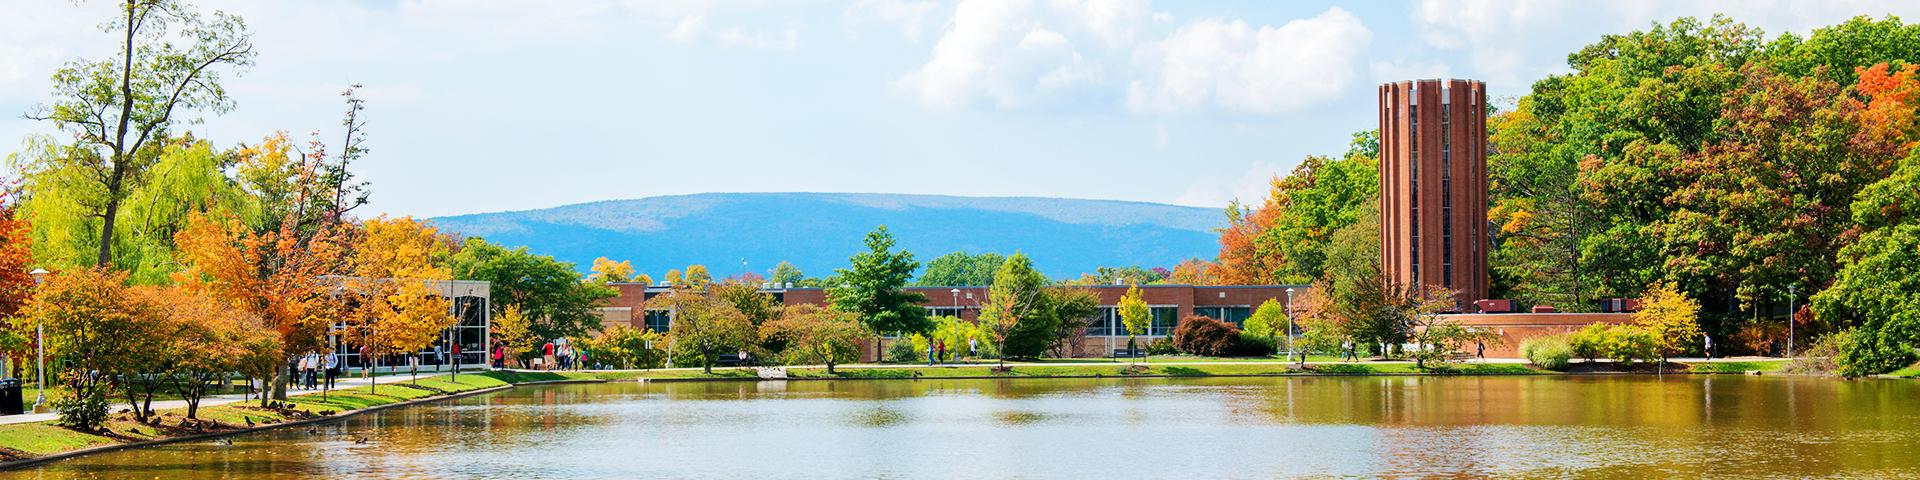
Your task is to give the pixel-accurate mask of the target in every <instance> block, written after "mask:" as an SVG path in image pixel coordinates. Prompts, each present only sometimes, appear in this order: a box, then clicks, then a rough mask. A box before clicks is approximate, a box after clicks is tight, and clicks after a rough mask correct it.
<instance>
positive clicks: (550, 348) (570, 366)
mask: <svg viewBox="0 0 1920 480" xmlns="http://www.w3.org/2000/svg"><path fill="white" fill-rule="evenodd" d="M586 358H587V352H586V351H585V350H580V349H577V348H574V346H573V342H569V341H567V339H566V338H565V337H562V338H556V339H553V340H552V341H549V342H547V344H546V345H543V346H541V347H540V360H541V362H540V364H541V366H542V367H544V368H546V369H548V370H555V369H558V370H578V369H579V368H580V366H581V365H582V364H584V363H585V361H586Z"/></svg>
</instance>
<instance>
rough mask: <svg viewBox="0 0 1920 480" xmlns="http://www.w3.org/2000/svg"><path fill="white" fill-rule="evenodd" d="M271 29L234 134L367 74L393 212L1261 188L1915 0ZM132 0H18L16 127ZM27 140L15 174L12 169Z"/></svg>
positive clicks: (700, 5) (311, 0)
mask: <svg viewBox="0 0 1920 480" xmlns="http://www.w3.org/2000/svg"><path fill="white" fill-rule="evenodd" d="M194 4H195V5H196V6H197V7H198V8H199V9H201V10H203V11H211V10H222V11H226V12H229V13H234V14H238V15H241V16H242V17H243V18H245V20H246V22H247V24H248V26H249V27H250V29H251V31H252V32H253V41H254V44H255V47H256V49H257V50H258V52H259V56H258V58H257V59H256V64H255V65H254V66H252V67H251V68H248V69H246V70H244V71H241V72H239V73H238V74H237V75H235V74H232V73H229V74H227V75H226V76H225V78H224V85H225V86H226V87H227V89H228V90H229V91H230V93H231V94H232V98H233V100H234V101H235V102H236V103H237V108H235V109H234V110H233V111H231V112H227V113H226V114H224V115H217V116H216V115H213V114H211V113H209V112H196V113H194V114H192V115H190V119H192V120H194V122H193V123H192V124H190V125H187V126H186V127H184V128H190V129H191V130H192V131H193V132H194V134H195V135H197V136H200V137H202V138H207V139H210V140H211V141H213V142H214V143H215V144H216V145H219V146H222V147H226V146H233V145H237V144H240V143H254V142H258V141H259V140H260V139H261V138H262V137H264V136H266V135H268V134H270V133H272V132H275V131H285V132H288V133H289V134H291V135H292V136H293V137H294V138H296V139H300V140H306V139H309V138H312V136H314V135H317V136H318V137H317V138H319V139H321V140H323V141H326V142H328V143H330V144H331V143H337V142H338V139H339V137H340V134H341V132H340V128H341V127H340V119H341V114H342V113H343V111H344V109H345V106H344V104H343V102H342V98H341V97H340V92H341V91H342V90H344V89H345V88H346V87H347V86H348V85H350V84H356V83H358V84H362V85H364V87H363V89H362V96H363V97H364V98H365V99H366V100H367V107H366V110H365V111H364V112H363V119H365V120H366V121H367V127H366V130H367V134H368V142H367V147H368V148H370V149H371V152H370V153H369V154H368V155H367V157H366V159H365V160H363V161H361V162H360V163H358V164H356V170H357V171H358V172H359V174H360V175H361V178H363V179H365V180H368V181H370V182H372V189H373V197H372V204H371V205H369V206H368V208H366V209H365V211H367V212H368V213H369V214H374V213H387V214H394V215H414V216H442V215H452V214H461V213H477V212H489V211H501V210H526V209H535V208H545V207H551V206H558V205H565V204H571V203H579V202H589V201H597V200H609V199H625V198H639V197H648V196H656V195H676V194H690V193H701V192H759V191H821V192H888V193H925V194H948V195H990V196H1044V197H1076V198H1098V199H1118V200H1135V201H1148V202H1162V203H1173V204H1181V205H1193V206H1204V207H1219V206H1223V205H1225V204H1226V203H1227V202H1228V201H1229V200H1231V199H1234V198H1240V199H1243V200H1245V201H1251V202H1258V201H1259V200H1260V199H1262V198H1264V197H1265V194H1266V189H1267V186H1266V185H1267V181H1268V179H1270V178H1271V177H1272V176H1273V175H1275V174H1283V173H1285V172H1286V171H1288V170H1290V169H1291V168H1292V167H1293V166H1294V165H1295V164H1297V163H1298V162H1299V161H1300V159H1301V158H1303V157H1305V156H1307V155H1316V154H1318V155H1337V154H1339V153H1340V152H1342V151H1344V150H1345V148H1346V145H1347V142H1348V140H1349V138H1350V135H1351V134H1352V133H1353V132H1356V131H1363V130H1368V129H1371V128H1374V126H1375V125H1374V122H1375V121H1376V117H1375V116H1374V113H1373V109H1374V96H1373V94H1374V92H1375V88H1376V87H1377V86H1378V85H1379V84H1380V83H1383V82H1389V81H1395V80H1405V79H1413V78H1440V77H1445V78H1472V79H1479V80H1484V81H1486V82H1487V84H1488V87H1489V89H1490V90H1491V91H1492V94H1493V97H1495V100H1496V101H1502V100H1504V101H1509V102H1510V101H1511V100H1512V99H1513V98H1515V97H1517V96H1519V95H1522V94H1524V93H1526V91H1527V90H1528V87H1529V86H1530V84H1531V83H1532V82H1533V81H1535V80H1538V79H1540V78H1543V77H1545V76H1547V75H1552V74H1559V73H1565V72H1566V71H1567V67H1566V56H1567V54H1568V53H1570V52H1572V51H1574V50H1577V49H1578V48H1580V47H1581V46H1584V45H1587V44H1590V43H1593V42H1594V41H1595V40H1597V39H1599V38H1600V37H1601V36H1602V35H1605V34H1610V33H1624V32H1628V31H1632V30H1637V29H1645V28H1647V27H1648V26H1649V25H1651V24H1652V23H1653V22H1656V21H1658V22H1667V21H1671V20H1672V19H1674V18H1677V17H1681V16H1700V17H1706V16H1711V15H1713V14H1715V13H1725V14H1727V15H1729V16H1731V17H1733V18H1734V19H1736V20H1739V21H1742V22H1746V23H1748V24H1750V25H1754V26H1758V27H1760V28H1762V29H1763V30H1765V31H1766V32H1767V33H1768V35H1769V36H1772V35H1777V34H1780V33H1788V32H1791V33H1796V34H1800V35H1806V34H1807V33H1809V32H1811V31H1812V30H1813V29H1815V28H1818V27H1820V26H1824V25H1830V24H1833V23H1838V22H1841V21H1844V20H1845V19H1847V18H1850V17H1853V16H1857V15H1869V16H1874V17H1881V16H1885V15H1890V14H1891V15H1896V16H1902V17H1903V18H1907V19H1920V2H1911V1H1888V2H1869V1H1846V0H1840V1H1769V0H1747V1H1702V2H1682V1H1657V0H1614V1H1606V2H1571V1H1536V2H1503V1H1481V0H1425V1H1404V2H1384V1H1382V2H1371V1H1370V2H1352V3H1347V2H1315V1H1286V2H1274V1H1248V2H1222V1H1183V2H1149V1H1146V0H1034V1H1021V0H959V1H916V0H859V1H850V2H817V1H731V2H712V3H708V2H682V1H631V0H629V1H617V0H600V1H594V0H579V1H569V0H555V1H547V2H535V1H482V0H405V1H373V0H358V1H342V0H274V1H237V0H198V1H195V2H194ZM114 9H115V6H114V2H111V1H104V0H92V1H82V2H73V1H67V0H0V12H4V14H0V113H5V115H4V116H0V152H11V151H14V150H17V149H19V147H18V145H20V144H21V142H23V141H24V140H25V139H26V138H27V136H29V135H35V134H57V133H58V132H57V131H56V130H54V127H53V125H51V124H48V123H44V122H35V121H31V120H25V119H22V118H20V116H19V114H20V113H24V112H26V111H27V110H28V109H30V108H32V107H33V106H34V105H36V104H41V103H44V102H47V101H48V100H49V98H50V97H49V92H50V91H51V82H50V80H49V76H50V75H51V74H52V73H53V71H54V70H55V69H57V68H59V66H60V65H61V64H63V63H65V62H68V61H73V60H75V59H81V58H87V59H97V58H101V57H103V56H106V55H111V54H112V53H113V52H114V49H115V43H114V41H115V40H114V38H113V37H112V36H111V35H108V34H106V33H103V32H101V31H100V30H99V29H98V28H97V26H98V25H99V24H101V23H102V22H104V21H105V20H107V19H108V17H110V16H111V15H112V14H113V12H114ZM5 168H6V167H0V175H5V174H8V173H13V172H11V171H9V170H6V169H5Z"/></svg>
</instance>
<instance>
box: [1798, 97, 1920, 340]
mask: <svg viewBox="0 0 1920 480" xmlns="http://www.w3.org/2000/svg"><path fill="white" fill-rule="evenodd" d="M1908 71H1911V70H1908ZM1869 75H1871V72H1869ZM1909 105H1912V104H1909ZM1909 108H1913V107H1909ZM1916 192H1920V149H1914V150H1912V151H1910V152H1909V153H1908V155H1907V156H1906V158H1904V159H1901V161H1900V163H1899V165H1898V166H1897V167H1896V168H1895V169H1894V172H1893V174H1892V175H1889V176H1887V178H1885V179H1882V180H1880V181H1878V182H1875V183H1874V184H1873V185H1869V186H1868V187H1866V188H1865V189H1863V190H1861V192H1860V195H1859V197H1858V199H1857V200H1856V201H1854V203H1853V205H1852V211H1853V218H1854V221H1855V222H1856V223H1858V224H1860V226H1861V228H1864V229H1866V232H1865V233H1863V234H1861V235H1860V239H1859V241H1857V242H1855V243H1853V244H1852V245H1848V246H1847V247H1846V248H1843V249H1841V250H1840V254H1839V261H1840V266H1839V273H1838V275H1837V277H1836V278H1835V279H1834V282H1833V285H1832V286H1831V287H1828V288H1827V289H1826V290H1824V291H1821V292H1820V293H1818V294H1816V295H1814V296H1813V305H1812V310H1813V313H1814V315H1815V316H1816V317H1818V318H1819V319H1820V320H1821V321H1822V322H1824V323H1826V324H1829V325H1833V326H1834V327H1836V328H1844V329H1849V330H1843V331H1844V332H1846V333H1847V334H1846V335H1844V336H1843V337H1842V338H1843V339H1845V341H1844V342H1843V343H1841V345H1840V355H1839V357H1838V359H1837V363H1838V364H1839V367H1840V368H1839V372H1840V374H1842V375H1846V376H1849V377H1859V376H1865V375H1874V374H1879V373H1885V372H1888V371H1892V370H1895V369H1898V368H1902V367H1905V366H1907V365H1910V364H1912V363H1913V362H1914V360H1915V358H1916V355H1915V354H1914V353H1913V348H1914V346H1916V345H1920V207H1917V206H1920V193H1916Z"/></svg>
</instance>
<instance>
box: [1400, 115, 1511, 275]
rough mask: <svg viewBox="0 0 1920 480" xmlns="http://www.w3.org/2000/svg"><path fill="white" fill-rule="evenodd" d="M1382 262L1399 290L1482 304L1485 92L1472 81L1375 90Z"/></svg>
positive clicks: (1485, 245) (1487, 240)
mask: <svg viewBox="0 0 1920 480" xmlns="http://www.w3.org/2000/svg"><path fill="white" fill-rule="evenodd" d="M1379 100H1380V260H1381V265H1382V266H1383V267H1384V268H1385V270H1386V273H1387V277H1388V279H1389V281H1391V282H1394V284H1396V285H1401V286H1411V285H1421V286H1438V287H1445V288H1449V289H1453V290H1456V291H1458V292H1459V296H1458V300H1459V305H1460V306H1461V309H1462V310H1467V309H1468V308H1469V305H1470V304H1471V303H1472V302H1473V301H1475V300H1480V299H1484V298H1487V250H1488V249H1491V248H1492V245H1491V240H1490V237H1489V236H1488V232H1487V126H1486V119H1487V113H1486V112H1487V106H1486V104H1487V102H1486V100H1487V93H1486V85H1485V84H1483V83H1481V82H1479V81H1474V80H1459V79H1452V80H1415V81H1403V82H1394V83H1388V84H1384V85H1381V86H1380V98H1379Z"/></svg>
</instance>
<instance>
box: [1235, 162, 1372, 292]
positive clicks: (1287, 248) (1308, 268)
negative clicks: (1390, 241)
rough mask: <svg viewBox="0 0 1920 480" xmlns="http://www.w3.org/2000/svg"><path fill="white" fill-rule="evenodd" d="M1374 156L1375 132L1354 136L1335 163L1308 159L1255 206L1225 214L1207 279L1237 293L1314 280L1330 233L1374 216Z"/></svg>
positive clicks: (1320, 269) (1237, 206) (1272, 185)
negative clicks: (1213, 266)
mask: <svg viewBox="0 0 1920 480" xmlns="http://www.w3.org/2000/svg"><path fill="white" fill-rule="evenodd" d="M1379 150H1380V140H1379V134H1378V132H1374V131H1366V132H1359V133H1355V134H1353V137H1352V141H1351V142H1349V145H1348V148H1347V152H1346V153H1345V154H1344V155H1343V156H1341V157H1340V158H1329V157H1323V156H1317V155H1315V156H1308V157H1307V158H1306V159H1304V160H1302V161H1301V162H1300V164H1299V165H1298V166H1295V167H1294V169H1293V171H1292V172H1290V173H1288V174H1287V176H1285V177H1276V178H1274V179H1273V180H1272V182H1271V183H1270V188H1269V191H1268V195H1267V198H1266V199H1264V201H1263V203H1261V204H1260V205H1259V206H1257V207H1249V206H1245V205H1241V204H1239V203H1237V202H1236V203H1234V204H1232V205H1230V206H1228V209H1227V227H1226V228H1225V229H1223V230H1222V231H1221V233H1220V259H1219V265H1218V268H1217V270H1218V271H1217V272H1216V273H1214V274H1213V275H1212V276H1213V277H1215V278H1217V279H1218V280H1219V281H1220V282H1221V283H1225V284H1241V285H1244V284H1269V283H1304V282H1307V281H1311V280H1312V279H1314V278H1319V277H1320V275H1321V274H1322V273H1323V272H1324V269H1325V267H1324V266H1323V264H1324V263H1325V251H1326V249H1327V248H1328V247H1329V245H1330V244H1331V242H1332V240H1333V234H1334V232H1336V231H1338V230H1340V229H1341V228H1342V227H1346V226H1348V225H1352V224H1353V223H1354V222H1357V221H1359V220H1360V219H1361V218H1362V217H1364V216H1366V215H1368V214H1369V212H1370V211H1372V210H1375V209H1377V204H1376V203H1374V202H1372V201H1371V200H1372V199H1373V198H1374V197H1375V196H1377V195H1378V194H1379V190H1380V176H1379V173H1378V171H1377V170H1378V167H1377V165H1378V163H1379V162H1378V160H1377V158H1378V157H1379Z"/></svg>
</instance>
